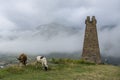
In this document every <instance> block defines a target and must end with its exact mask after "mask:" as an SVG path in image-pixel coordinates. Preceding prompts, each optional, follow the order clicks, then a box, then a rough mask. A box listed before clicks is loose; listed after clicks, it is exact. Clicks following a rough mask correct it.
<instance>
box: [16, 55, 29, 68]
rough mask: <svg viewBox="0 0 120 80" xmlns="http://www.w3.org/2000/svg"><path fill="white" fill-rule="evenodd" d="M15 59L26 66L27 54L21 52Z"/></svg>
mask: <svg viewBox="0 0 120 80" xmlns="http://www.w3.org/2000/svg"><path fill="white" fill-rule="evenodd" d="M17 59H18V60H19V61H20V63H22V64H23V65H25V66H26V63H27V56H26V55H25V54H24V53H22V54H21V55H20V56H19V58H17Z"/></svg>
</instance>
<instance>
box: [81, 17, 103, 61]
mask: <svg viewBox="0 0 120 80" xmlns="http://www.w3.org/2000/svg"><path fill="white" fill-rule="evenodd" d="M96 23H97V21H96V19H95V16H92V20H90V16H87V19H86V20H85V24H86V29H85V36H84V44H83V52H82V58H83V59H85V60H87V61H91V62H95V63H101V56H100V49H99V43H98V35H97V29H96Z"/></svg>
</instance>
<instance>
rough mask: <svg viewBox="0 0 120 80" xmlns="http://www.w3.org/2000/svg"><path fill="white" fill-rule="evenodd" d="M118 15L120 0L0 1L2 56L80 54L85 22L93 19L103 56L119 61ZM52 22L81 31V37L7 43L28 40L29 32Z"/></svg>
mask: <svg viewBox="0 0 120 80" xmlns="http://www.w3.org/2000/svg"><path fill="white" fill-rule="evenodd" d="M119 14H120V0H0V52H1V53H16V54H17V53H20V52H25V53H30V52H31V53H39V52H41V53H42V52H43V53H45V52H49V51H50V52H52V51H54V49H53V48H55V51H62V50H63V51H66V52H67V51H68V52H74V51H81V50H82V45H83V36H84V28H85V23H84V22H85V18H86V16H93V15H94V16H96V19H97V28H98V36H99V44H100V49H101V53H102V54H104V53H106V55H113V56H114V55H117V56H119V57H120V49H119V48H120V43H119V42H120V36H119V34H120V15H119ZM53 22H55V23H60V24H63V25H66V26H73V27H79V28H81V35H80V37H79V36H78V35H77V36H76V35H75V36H72V37H69V38H67V37H66V38H64V39H63V38H59V40H58V38H56V39H54V40H49V41H47V42H46V41H43V40H41V39H40V38H35V39H34V40H33V39H32V40H31V39H30V40H29V39H27V40H25V39H24V38H20V39H15V40H11V39H10V40H9V39H8V38H11V36H16V37H17V36H24V37H26V36H28V35H27V34H30V33H32V32H29V30H31V29H34V28H35V27H37V26H39V25H43V24H49V23H53ZM75 38H76V39H75ZM60 39H61V40H60ZM79 41H80V42H79ZM59 42H60V44H58V43H59ZM62 42H63V44H62ZM66 42H67V44H65V43H66ZM37 44H39V45H37ZM41 45H42V46H41ZM43 45H44V46H43ZM66 45H67V46H66ZM63 46H65V47H63ZM66 47H67V48H66ZM63 48H64V49H63ZM30 50H31V51H30Z"/></svg>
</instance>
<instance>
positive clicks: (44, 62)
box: [36, 56, 48, 71]
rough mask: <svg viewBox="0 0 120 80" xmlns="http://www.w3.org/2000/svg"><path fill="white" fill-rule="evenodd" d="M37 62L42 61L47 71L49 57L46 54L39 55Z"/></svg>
mask: <svg viewBox="0 0 120 80" xmlns="http://www.w3.org/2000/svg"><path fill="white" fill-rule="evenodd" d="M36 59H37V63H42V66H43V67H44V69H45V70H46V71H47V70H48V65H47V59H46V57H44V56H37V57H36Z"/></svg>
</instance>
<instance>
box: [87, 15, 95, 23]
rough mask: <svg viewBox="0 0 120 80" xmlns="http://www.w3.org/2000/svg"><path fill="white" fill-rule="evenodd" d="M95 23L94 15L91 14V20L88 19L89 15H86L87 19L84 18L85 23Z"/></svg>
mask: <svg viewBox="0 0 120 80" xmlns="http://www.w3.org/2000/svg"><path fill="white" fill-rule="evenodd" d="M89 23H90V24H91V23H92V24H96V23H97V21H96V19H95V16H92V20H90V16H87V19H86V20H85V24H89Z"/></svg>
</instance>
